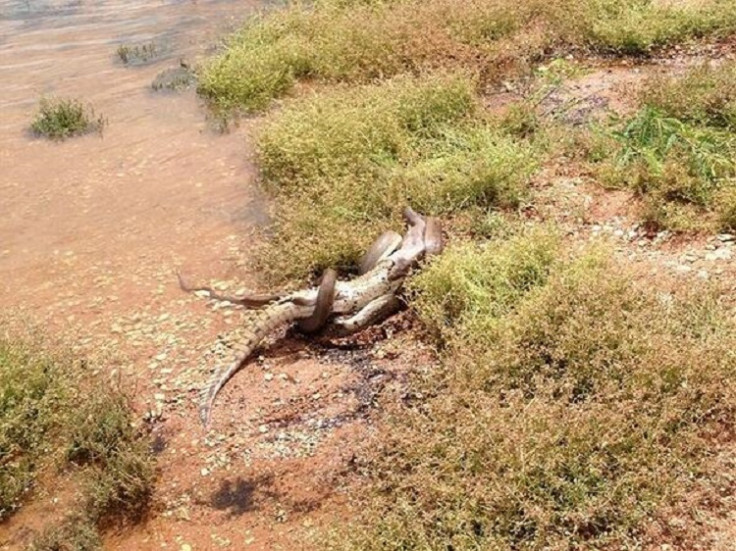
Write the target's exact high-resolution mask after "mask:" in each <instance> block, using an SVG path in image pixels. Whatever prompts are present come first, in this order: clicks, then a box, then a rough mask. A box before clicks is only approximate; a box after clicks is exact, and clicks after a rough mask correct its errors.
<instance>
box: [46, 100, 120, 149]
mask: <svg viewBox="0 0 736 551" xmlns="http://www.w3.org/2000/svg"><path fill="white" fill-rule="evenodd" d="M106 124H107V121H106V120H105V118H104V117H102V116H100V117H96V116H95V112H94V109H92V107H86V106H84V105H83V104H82V102H81V101H79V100H77V99H64V98H41V102H40V106H39V110H38V113H37V114H36V117H35V118H34V120H33V122H32V123H31V130H32V131H33V133H34V134H36V135H38V136H45V137H47V138H51V139H54V140H63V139H65V138H69V137H71V136H78V135H80V134H86V133H88V132H95V131H97V132H100V133H101V132H102V129H103V128H104V126H105V125H106Z"/></svg>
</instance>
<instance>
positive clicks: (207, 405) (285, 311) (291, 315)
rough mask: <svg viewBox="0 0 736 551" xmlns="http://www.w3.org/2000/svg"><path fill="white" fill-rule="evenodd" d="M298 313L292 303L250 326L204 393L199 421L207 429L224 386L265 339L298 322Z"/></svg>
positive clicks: (269, 311) (268, 312)
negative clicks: (213, 408) (274, 332)
mask: <svg viewBox="0 0 736 551" xmlns="http://www.w3.org/2000/svg"><path fill="white" fill-rule="evenodd" d="M298 313H299V312H298V307H297V306H296V305H294V304H292V303H280V304H274V305H271V306H268V307H266V308H265V309H263V310H261V311H259V312H258V313H257V316H256V318H255V319H254V320H253V321H252V322H251V323H249V324H248V326H247V327H246V329H245V334H244V335H243V340H242V341H240V342H239V343H237V344H236V345H235V350H234V353H233V356H232V361H231V362H230V363H228V364H222V366H221V367H220V368H218V369H215V372H214V374H213V375H212V379H211V380H210V382H209V384H208V385H207V386H206V387H205V388H203V389H202V397H201V401H200V407H199V418H200V419H201V421H202V424H203V425H204V426H205V428H207V427H208V426H209V423H210V416H211V414H212V406H213V405H214V403H215V398H217V395H218V393H219V392H220V391H221V390H222V389H223V387H224V386H225V384H227V382H228V381H229V380H230V379H231V378H232V376H233V375H235V374H236V373H237V372H238V371H239V370H240V368H241V367H242V366H243V365H244V364H245V361H246V360H247V359H248V357H249V356H250V355H251V354H252V353H253V351H254V350H255V349H256V348H257V347H258V345H260V344H261V341H263V339H265V338H266V337H267V336H268V335H269V334H270V333H271V332H272V331H274V330H275V329H276V328H277V327H278V326H279V325H281V324H283V323H286V322H289V321H293V320H294V319H296V318H297V317H298Z"/></svg>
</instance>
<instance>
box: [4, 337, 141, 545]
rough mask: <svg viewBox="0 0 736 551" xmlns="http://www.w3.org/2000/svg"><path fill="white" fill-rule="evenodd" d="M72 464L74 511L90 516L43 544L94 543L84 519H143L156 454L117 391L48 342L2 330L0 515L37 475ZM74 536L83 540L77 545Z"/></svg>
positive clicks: (16, 503) (17, 500)
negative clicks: (77, 491)
mask: <svg viewBox="0 0 736 551" xmlns="http://www.w3.org/2000/svg"><path fill="white" fill-rule="evenodd" d="M70 464H71V465H74V467H75V468H74V469H73V483H74V484H76V485H78V486H79V487H80V488H81V490H82V496H83V499H82V502H81V503H80V504H79V505H78V506H75V508H73V510H72V511H71V513H73V516H74V518H77V517H78V518H81V519H86V520H85V521H84V522H81V521H80V523H81V524H80V525H79V527H75V526H74V524H75V523H74V522H71V521H70V523H65V524H63V525H61V526H60V527H57V528H55V529H52V530H50V531H49V532H47V533H46V534H45V535H43V536H42V537H41V539H40V540H39V541H38V542H37V548H38V549H77V548H80V549H88V548H89V549H94V548H96V547H95V546H96V545H98V543H99V542H98V541H97V540H98V537H97V535H96V532H95V533H94V534H93V536H94V537H92V536H89V532H90V530H92V528H90V529H88V528H87V527H86V524H85V523H92V526H93V527H94V524H95V523H97V524H98V525H100V526H102V525H104V524H106V523H107V522H108V521H110V520H113V519H121V518H125V519H131V520H136V519H138V518H140V517H141V516H142V514H143V513H144V512H145V510H146V508H147V507H148V505H149V500H150V496H151V493H152V490H153V483H154V478H155V470H154V460H153V455H152V453H151V449H150V443H149V440H148V438H147V437H146V435H145V434H142V433H141V432H140V431H139V430H137V429H135V428H133V412H132V409H131V407H130V404H129V403H128V401H127V399H126V397H125V396H124V395H123V394H122V393H121V392H120V391H119V390H118V389H115V388H112V387H110V386H109V385H108V384H107V383H105V382H104V381H100V380H99V378H98V377H96V376H94V375H92V374H91V373H90V372H89V371H87V370H86V369H85V365H84V362H80V361H77V360H75V359H74V358H72V357H70V356H69V355H66V354H64V353H61V352H53V351H47V349H46V345H44V344H43V343H39V342H30V341H28V340H24V339H23V338H20V337H18V338H16V337H13V338H11V337H9V336H7V335H2V336H0V520H2V519H3V518H4V517H6V516H8V515H10V514H12V513H13V512H14V511H15V510H16V509H17V508H18V507H19V506H20V505H21V504H22V502H23V499H24V498H25V497H26V496H27V495H28V492H29V490H30V489H31V488H33V487H34V485H35V483H36V479H37V477H38V475H39V473H41V472H46V473H47V474H52V473H53V470H54V469H59V468H62V469H63V468H65V467H66V466H68V465H70ZM44 479H45V480H47V479H48V480H53V476H45V477H44ZM88 536H89V537H88ZM77 537H79V538H82V540H83V541H84V542H85V543H84V544H82V543H79V545H78V546H75V545H77V544H75V543H73V542H74V541H76V538H77ZM95 542H97V543H95ZM80 546H81V547H80Z"/></svg>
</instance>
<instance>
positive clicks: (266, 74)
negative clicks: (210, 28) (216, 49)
mask: <svg viewBox="0 0 736 551" xmlns="http://www.w3.org/2000/svg"><path fill="white" fill-rule="evenodd" d="M734 29H736V7H734V5H733V3H731V2H728V1H725V0H706V1H704V2H702V3H701V5H700V6H698V7H692V6H677V5H671V4H670V5H667V4H665V5H663V4H658V3H654V2H649V1H645V0H594V1H591V0H554V1H548V0H531V1H528V2H522V3H519V2H512V1H511V0H473V1H470V2H468V1H460V0H402V1H386V2H380V1H373V2H344V1H322V2H317V3H316V5H315V6H314V7H311V6H309V7H308V6H306V5H301V4H299V3H295V4H293V5H292V6H291V7H290V8H287V9H284V10H279V11H275V12H270V13H268V14H267V15H264V16H260V17H257V18H255V19H253V20H251V21H249V22H248V23H247V24H246V25H245V27H244V28H243V29H242V30H241V31H240V32H238V33H237V34H235V35H234V36H232V37H231V38H230V39H229V40H228V42H227V43H226V45H225V48H224V50H223V52H222V53H221V54H220V55H218V56H216V57H215V58H213V59H212V60H210V61H209V62H208V63H206V64H205V65H204V67H203V68H202V70H201V74H200V77H201V78H200V83H199V91H200V93H201V94H203V95H204V96H205V97H207V98H209V99H210V100H211V102H212V103H213V105H214V106H216V107H217V108H219V109H222V110H230V109H233V108H239V109H244V110H246V111H257V110H260V109H263V108H264V107H267V106H268V105H269V104H270V102H271V100H272V99H274V98H278V97H280V96H283V95H284V94H286V93H288V92H289V91H290V90H291V89H292V88H293V87H294V84H295V83H296V82H297V81H299V80H319V81H327V82H351V83H360V82H363V83H364V82H369V81H373V80H375V79H383V78H386V77H391V76H393V75H396V74H400V73H413V74H416V73H419V72H423V71H426V70H429V69H437V68H440V67H442V68H453V69H457V68H458V67H462V68H465V69H466V70H470V71H472V72H474V73H476V74H478V75H479V77H480V79H481V83H487V82H493V81H496V80H498V79H500V78H508V77H509V76H513V75H514V74H519V73H526V72H529V70H530V69H531V68H533V66H534V65H535V64H536V63H537V62H539V61H540V60H542V59H544V58H546V57H548V56H549V55H550V54H552V53H553V52H555V51H557V52H559V51H564V50H567V49H570V48H584V49H590V50H594V51H603V52H617V53H623V54H644V53H646V52H648V51H649V50H650V49H651V48H653V47H656V46H661V45H666V44H671V43H675V42H680V41H683V40H687V39H689V38H693V37H698V36H702V35H705V34H712V33H728V32H732V31H733V30H734Z"/></svg>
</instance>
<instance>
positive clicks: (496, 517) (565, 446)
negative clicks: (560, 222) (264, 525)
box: [337, 232, 736, 551]
mask: <svg viewBox="0 0 736 551" xmlns="http://www.w3.org/2000/svg"><path fill="white" fill-rule="evenodd" d="M413 289H414V292H415V293H416V299H415V304H416V307H417V309H418V312H419V315H420V317H421V318H422V319H424V320H425V321H426V323H427V324H428V325H429V326H430V327H432V328H434V329H435V331H437V332H438V333H439V335H440V336H441V338H442V339H443V341H444V342H445V343H446V349H445V352H444V354H443V355H444V357H445V362H444V367H443V368H442V369H440V370H439V371H438V372H433V373H425V374H424V375H423V376H418V377H417V378H416V379H415V380H414V381H413V383H412V384H411V388H410V389H409V391H408V395H409V396H412V397H413V398H412V399H410V400H409V401H408V402H407V403H406V404H405V405H404V406H401V407H398V409H396V410H395V411H393V416H392V418H391V419H390V420H389V426H388V427H386V429H385V430H384V431H382V434H381V439H380V441H378V442H373V443H372V447H373V449H374V451H372V452H369V453H370V454H369V456H368V458H367V463H366V464H365V466H364V467H365V469H366V472H367V473H369V475H370V481H371V484H370V491H368V492H367V495H365V496H364V499H363V500H362V501H360V510H361V511H362V513H361V515H360V518H359V521H357V523H356V524H354V525H352V526H351V528H350V531H349V532H350V533H349V535H348V536H347V537H348V539H349V540H350V541H351V543H350V544H349V545H345V544H344V543H342V542H341V543H340V544H339V545H338V546H337V547H339V548H340V549H361V550H371V549H381V550H389V549H393V550H399V549H401V550H407V549H423V550H433V549H436V550H443V551H445V550H447V549H454V550H456V551H460V550H470V549H516V550H533V549H539V550H541V549H545V550H558V549H559V550H562V549H600V548H610V549H633V548H640V546H641V545H642V543H643V542H645V541H646V537H647V530H648V529H649V528H651V526H652V524H653V522H656V519H657V515H658V513H659V512H660V511H661V510H662V508H663V507H669V508H670V509H672V508H676V506H677V503H678V502H679V500H680V499H682V498H683V496H685V495H686V494H687V493H689V492H692V491H695V490H697V491H698V492H702V493H703V495H707V496H708V499H709V501H708V503H707V504H706V505H704V506H706V507H708V508H709V509H712V508H713V507H717V506H718V503H719V499H720V498H719V494H718V492H719V491H722V492H725V493H726V494H727V493H728V492H729V490H728V489H727V488H728V487H729V482H728V476H721V473H719V472H718V471H717V470H716V469H714V466H713V462H712V460H711V458H712V456H713V453H714V451H715V450H717V449H718V447H719V445H721V444H723V443H725V442H730V441H731V440H732V438H733V428H734V427H733V418H734V417H733V415H734V406H733V404H734V403H736V401H734V399H735V398H736V394H735V391H736V388H735V387H734V384H733V380H734V371H735V370H736V356H734V354H733V350H734V345H736V342H734V339H735V336H736V331H734V329H736V328H734V326H733V317H732V316H731V315H730V314H729V312H728V311H727V310H725V309H724V308H723V307H722V306H720V305H719V301H718V297H717V294H716V293H715V292H711V291H708V290H701V291H693V290H691V289H686V288H677V287H669V286H666V285H665V282H659V283H658V286H657V288H654V287H651V286H649V285H647V284H646V283H643V282H636V281H634V280H633V279H632V277H631V274H627V273H625V272H623V273H622V270H621V268H620V266H616V267H615V269H614V267H613V266H611V264H610V261H607V260H606V259H605V258H604V257H602V256H601V255H600V254H598V255H592V256H585V257H582V258H580V259H577V260H576V259H572V260H564V255H562V254H561V252H560V250H559V248H558V246H555V244H554V240H550V239H549V238H547V237H546V234H544V233H542V234H540V233H539V232H532V233H526V234H524V233H522V234H521V235H519V236H516V237H513V238H512V239H511V240H510V241H508V242H501V243H499V242H490V243H488V244H487V245H483V246H478V245H470V244H468V245H460V246H456V247H453V249H451V250H450V251H448V255H447V256H443V257H442V258H440V259H439V261H437V262H436V263H434V264H433V265H432V266H431V267H429V268H428V269H426V270H425V271H423V272H422V273H421V274H420V276H419V277H418V278H417V279H416V280H415V281H414V284H413ZM682 514H683V515H685V516H687V515H697V514H698V511H697V508H696V510H690V511H682ZM691 528H692V527H691ZM689 532H690V533H689V536H690V537H694V536H696V535H697V534H696V532H697V530H695V529H694V528H692V529H691V530H689ZM342 537H346V536H345V533H343V534H342Z"/></svg>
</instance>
